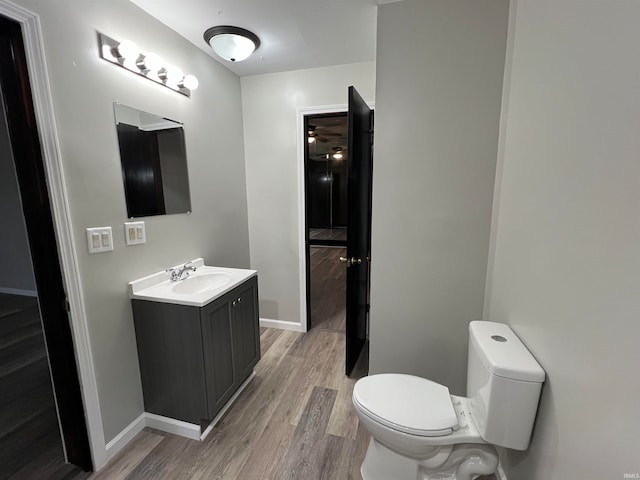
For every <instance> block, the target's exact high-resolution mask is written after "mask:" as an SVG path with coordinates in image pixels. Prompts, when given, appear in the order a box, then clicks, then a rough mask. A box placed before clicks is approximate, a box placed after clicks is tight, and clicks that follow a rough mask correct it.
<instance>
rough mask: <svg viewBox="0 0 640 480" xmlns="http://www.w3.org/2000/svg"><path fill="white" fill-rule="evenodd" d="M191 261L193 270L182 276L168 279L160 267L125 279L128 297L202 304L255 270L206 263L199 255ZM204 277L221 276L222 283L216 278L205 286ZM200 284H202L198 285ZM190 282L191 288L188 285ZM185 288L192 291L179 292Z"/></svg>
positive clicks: (162, 301)
mask: <svg viewBox="0 0 640 480" xmlns="http://www.w3.org/2000/svg"><path fill="white" fill-rule="evenodd" d="M191 263H192V264H193V265H194V266H195V267H196V271H195V272H192V273H191V274H190V275H189V277H187V278H186V279H184V280H179V281H177V282H172V281H171V280H169V274H167V273H166V272H164V271H162V272H158V273H154V274H153V275H148V276H146V277H143V278H139V279H138V280H134V281H132V282H129V297H130V298H132V299H137V300H149V301H152V302H161V303H173V304H177V305H189V306H193V307H204V306H205V305H207V304H208V303H211V302H212V301H214V300H215V299H217V298H220V297H221V296H222V295H224V294H225V293H227V292H229V291H231V290H233V289H234V288H235V287H237V286H238V285H240V284H241V283H242V282H244V281H245V280H247V279H249V278H251V277H253V276H255V275H257V273H258V272H257V271H256V270H245V269H240V268H226V267H212V266H207V265H205V264H204V259H202V258H197V259H195V260H193V261H192V262H191ZM205 277H206V278H214V277H215V278H216V279H222V281H223V282H225V283H224V284H223V285H220V286H216V283H220V281H218V282H216V283H214V284H213V286H212V287H207V286H206V281H205V280H206V278H205ZM203 281H204V282H203ZM201 285H205V286H202V287H201ZM192 286H193V287H194V288H190V287H192ZM185 290H187V291H188V290H192V291H190V292H188V293H183V291H185Z"/></svg>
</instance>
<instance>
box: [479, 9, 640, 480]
mask: <svg viewBox="0 0 640 480" xmlns="http://www.w3.org/2000/svg"><path fill="white" fill-rule="evenodd" d="M514 7H515V9H516V10H515V11H516V16H515V18H514V21H513V23H512V29H511V30H512V31H513V32H514V34H515V36H514V37H513V38H512V42H510V43H512V47H513V54H512V56H511V58H512V60H511V61H512V67H511V69H509V68H507V73H508V74H509V75H510V81H508V82H507V83H506V84H505V86H506V87H508V90H509V96H508V108H506V109H505V118H506V129H505V130H504V131H503V134H502V137H501V143H503V144H504V155H502V156H501V157H500V158H499V172H501V175H500V176H499V177H501V178H499V179H498V183H497V192H496V193H497V197H496V198H497V201H496V207H495V213H494V217H495V221H494V223H495V225H494V228H493V232H492V249H493V250H494V252H495V253H494V255H493V260H492V262H491V263H490V270H491V271H490V273H489V276H488V290H487V299H486V300H487V301H486V309H487V310H486V317H487V318H491V319H493V320H497V321H501V322H505V323H508V324H510V325H511V326H512V327H513V329H514V330H515V331H516V332H517V333H518V335H519V336H520V337H521V338H522V340H523V341H524V343H525V344H527V346H528V347H529V349H530V350H531V351H532V352H533V354H534V355H535V356H536V357H537V359H538V361H539V362H540V363H541V364H542V366H543V367H544V369H545V370H546V372H547V375H548V378H547V382H546V384H545V386H544V389H543V393H542V400H541V405H540V409H539V412H538V418H537V424H536V427H535V430H534V434H533V442H532V445H531V447H530V449H529V451H528V452H526V453H519V452H515V451H508V452H505V455H504V456H503V459H502V462H503V464H504V469H505V471H506V473H507V477H508V478H509V479H510V480H565V479H568V478H576V479H578V478H579V479H581V480H603V479H618V478H624V474H625V473H630V474H636V475H637V474H638V473H640V456H639V455H640V440H639V438H638V432H639V431H640V420H639V419H638V418H639V417H638V415H636V414H635V412H636V410H637V406H638V399H639V398H640V376H639V375H638V365H640V348H638V341H639V339H640V321H639V320H638V318H639V317H640V295H639V294H638V293H639V292H640V182H639V181H638V179H639V178H640V161H639V158H640V134H639V127H640V61H639V56H638V45H640V29H639V28H638V25H640V3H638V2H630V1H626V0H611V1H607V2H601V1H583V0H565V1H563V2H557V1H554V0H538V1H535V2H531V1H518V2H516V3H514ZM507 78H508V77H507Z"/></svg>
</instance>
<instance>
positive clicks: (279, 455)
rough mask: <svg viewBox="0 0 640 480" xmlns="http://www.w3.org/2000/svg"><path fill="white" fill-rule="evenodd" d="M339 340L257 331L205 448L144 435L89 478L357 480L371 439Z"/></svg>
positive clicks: (338, 336) (329, 335)
mask: <svg viewBox="0 0 640 480" xmlns="http://www.w3.org/2000/svg"><path fill="white" fill-rule="evenodd" d="M344 339H345V337H344V334H343V333H341V332H333V331H328V330H319V329H318V330H312V331H310V332H308V333H298V332H291V331H285V330H276V329H270V328H263V329H261V335H260V341H261V346H262V353H263V354H262V359H261V360H260V362H259V363H258V365H257V366H256V369H255V372H256V375H255V377H254V378H253V380H252V381H251V382H250V383H249V385H248V386H247V389H246V390H245V391H244V392H243V393H242V394H241V395H240V397H239V398H238V400H237V402H236V403H235V404H234V405H233V406H232V407H231V408H230V409H229V411H228V412H227V414H226V415H225V416H224V417H223V418H222V420H221V421H220V423H219V424H218V425H217V426H216V427H214V429H213V430H212V432H211V433H210V434H209V437H207V439H206V440H205V441H203V442H198V441H195V440H188V439H185V438H182V437H178V436H175V435H171V434H167V433H163V432H159V431H156V430H151V429H145V430H143V431H142V432H141V433H140V434H138V435H137V436H136V437H135V438H134V440H133V441H132V442H131V443H130V444H129V445H128V446H127V447H126V448H125V449H124V450H123V451H121V452H120V453H119V454H118V455H117V456H116V457H115V458H114V459H113V460H112V461H111V462H110V463H109V464H108V465H107V466H106V467H105V468H104V469H102V470H101V471H100V472H98V473H95V474H93V475H91V476H90V477H89V478H90V479H91V480H151V479H154V480H155V479H161V480H176V479H182V480H187V479H189V480H213V479H216V480H316V479H318V480H319V479H326V480H361V478H362V477H361V475H360V465H361V464H362V461H363V459H364V455H365V453H366V449H367V446H368V443H369V435H368V434H367V432H366V431H365V430H364V429H363V428H361V427H360V425H359V423H358V419H357V417H356V415H355V412H354V410H353V408H352V405H351V394H352V391H353V385H354V384H355V381H356V379H357V378H359V377H361V376H364V374H365V372H363V371H362V370H358V371H357V372H356V374H355V375H354V378H347V377H345V376H344V375H343V371H344V363H343V362H344V361H343V358H344V353H343V352H344ZM356 368H357V369H358V367H356ZM85 478H86V476H83V475H81V476H77V477H73V480H80V479H85ZM389 480H393V479H389ZM478 480H480V479H478ZM484 480H495V478H493V477H487V478H486V479H484Z"/></svg>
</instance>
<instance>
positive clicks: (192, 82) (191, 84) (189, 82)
mask: <svg viewBox="0 0 640 480" xmlns="http://www.w3.org/2000/svg"><path fill="white" fill-rule="evenodd" d="M198 85H200V82H198V79H197V78H196V77H195V75H185V77H184V78H183V79H182V86H183V87H184V88H188V89H189V90H195V89H196V88H198Z"/></svg>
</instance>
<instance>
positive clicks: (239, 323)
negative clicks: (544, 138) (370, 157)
mask: <svg viewBox="0 0 640 480" xmlns="http://www.w3.org/2000/svg"><path fill="white" fill-rule="evenodd" d="M231 295H232V302H231V305H232V306H231V310H232V312H233V317H234V319H233V336H234V344H235V366H236V372H237V373H236V374H237V377H238V382H239V383H241V382H243V381H244V380H245V379H246V378H247V377H248V376H249V375H251V372H252V371H253V367H254V366H255V365H256V363H258V360H259V359H260V332H259V328H258V281H257V279H256V278H255V277H254V278H251V279H249V280H248V281H247V282H245V283H243V284H242V285H240V286H239V287H238V288H236V289H235V290H233V292H231ZM238 386H240V385H238Z"/></svg>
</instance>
